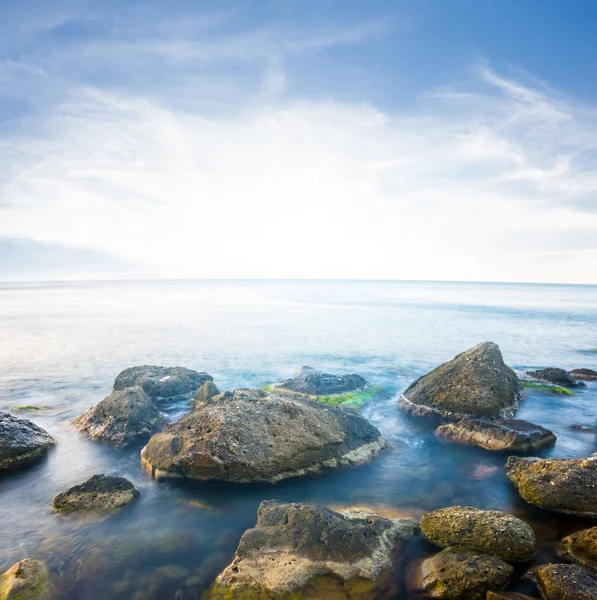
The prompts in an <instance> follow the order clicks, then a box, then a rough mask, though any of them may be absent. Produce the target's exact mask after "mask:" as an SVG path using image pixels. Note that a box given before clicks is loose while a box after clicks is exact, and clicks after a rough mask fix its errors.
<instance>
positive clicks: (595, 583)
mask: <svg viewBox="0 0 597 600" xmlns="http://www.w3.org/2000/svg"><path fill="white" fill-rule="evenodd" d="M536 579H537V588H538V589H539V593H540V594H541V598H543V600H597V576H595V575H593V574H591V573H589V572H588V571H586V570H585V569H583V568H582V567H579V566H578V565H556V564H551V565H541V566H540V567H539V568H538V569H537V573H536Z"/></svg>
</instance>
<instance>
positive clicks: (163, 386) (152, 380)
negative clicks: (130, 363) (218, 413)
mask: <svg viewBox="0 0 597 600" xmlns="http://www.w3.org/2000/svg"><path fill="white" fill-rule="evenodd" d="M212 379H213V377H212V376H211V375H210V374H209V373H200V372H198V371H193V370H191V369H185V368H184V367H158V366H156V365H143V366H140V367H130V368H129V369H125V370H124V371H122V372H121V373H120V374H119V375H118V376H117V377H116V379H115V381H114V391H118V390H124V389H125V388H128V387H132V386H134V385H140V386H141V387H142V388H143V390H144V391H145V393H146V394H147V395H148V396H149V397H150V398H151V399H152V400H160V399H162V398H173V397H177V396H185V395H188V394H192V393H193V392H196V391H197V390H198V389H199V388H200V387H201V386H202V385H203V383H204V382H205V381H208V380H212Z"/></svg>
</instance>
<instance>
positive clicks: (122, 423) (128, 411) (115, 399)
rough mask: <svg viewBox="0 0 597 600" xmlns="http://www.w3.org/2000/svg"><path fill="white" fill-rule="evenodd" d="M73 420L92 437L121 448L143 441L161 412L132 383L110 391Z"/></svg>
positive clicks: (152, 429)
mask: <svg viewBox="0 0 597 600" xmlns="http://www.w3.org/2000/svg"><path fill="white" fill-rule="evenodd" d="M73 423H74V425H75V426H76V427H77V429H79V430H80V431H82V432H83V433H85V434H87V435H88V436H89V437H90V438H91V439H92V440H101V441H104V442H108V443H110V444H113V445H114V446H117V447H119V448H122V447H124V446H128V445H130V444H135V443H138V442H139V441H143V440H146V439H147V438H148V437H149V436H150V435H151V434H152V433H154V432H155V431H156V429H157V428H158V427H159V426H160V424H161V423H162V414H161V413H160V411H159V410H158V409H157V408H156V407H155V406H154V404H153V402H152V401H151V400H150V399H149V396H148V395H147V394H146V393H145V392H144V391H143V390H142V389H141V387H140V386H134V387H130V388H125V389H124V390H120V391H118V392H113V393H112V394H110V395H109V396H108V397H107V398H104V399H103V400H102V401H101V402H98V403H97V404H96V405H95V406H92V407H91V408H90V409H89V410H87V411H86V412H84V413H83V414H82V415H80V416H79V417H77V418H76V419H75V420H74V421H73Z"/></svg>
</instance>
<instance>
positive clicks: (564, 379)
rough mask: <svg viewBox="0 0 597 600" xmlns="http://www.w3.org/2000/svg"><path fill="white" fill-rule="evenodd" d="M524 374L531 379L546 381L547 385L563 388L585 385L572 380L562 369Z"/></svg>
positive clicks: (548, 369)
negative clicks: (551, 384)
mask: <svg viewBox="0 0 597 600" xmlns="http://www.w3.org/2000/svg"><path fill="white" fill-rule="evenodd" d="M526 374H527V375H528V376H529V377H532V378H533V379H538V380H539V381H547V382H548V383H553V384H554V385H562V386H564V387H582V386H583V385H585V384H584V383H582V382H580V381H576V380H575V379H573V378H572V377H571V376H570V374H569V373H568V371H565V370H564V369H558V368H556V367H548V368H546V369H538V370H537V371H527V373H526Z"/></svg>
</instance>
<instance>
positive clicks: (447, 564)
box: [419, 547, 514, 600]
mask: <svg viewBox="0 0 597 600" xmlns="http://www.w3.org/2000/svg"><path fill="white" fill-rule="evenodd" d="M513 573H514V569H513V568H512V567H511V566H510V565H509V564H508V563H506V562H504V561H503V560H502V559H501V558H498V557H497V556H490V555H489V554H479V553H476V552H475V551H474V550H467V549H465V548H458V547H449V548H446V549H445V550H442V551H441V552H439V553H438V554H435V555H434V556H432V557H430V558H427V559H426V560H424V561H422V563H421V567H420V574H419V580H420V586H421V588H422V589H424V590H426V591H427V593H428V594H429V595H430V596H431V597H432V598H446V599H447V600H485V598H486V595H487V592H489V591H490V590H500V589H502V588H504V587H506V586H507V585H508V583H509V581H510V579H511V577H512V574H513Z"/></svg>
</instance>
